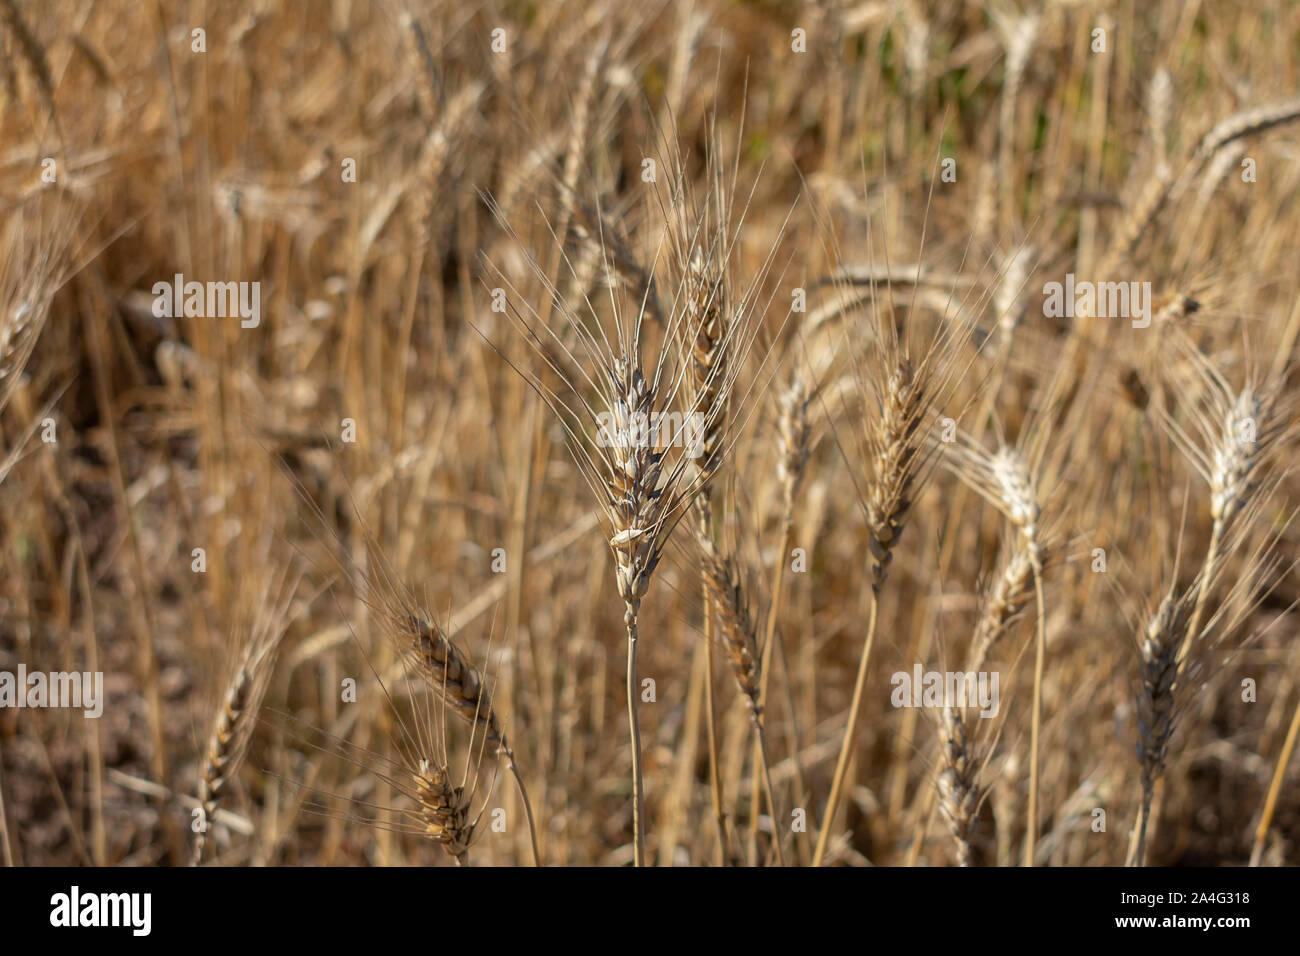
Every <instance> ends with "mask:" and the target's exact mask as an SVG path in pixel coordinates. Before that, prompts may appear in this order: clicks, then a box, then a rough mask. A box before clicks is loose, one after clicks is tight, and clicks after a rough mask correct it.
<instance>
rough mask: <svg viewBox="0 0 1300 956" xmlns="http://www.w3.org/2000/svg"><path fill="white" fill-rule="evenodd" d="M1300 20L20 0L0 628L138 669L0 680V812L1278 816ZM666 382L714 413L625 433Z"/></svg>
mask: <svg viewBox="0 0 1300 956" xmlns="http://www.w3.org/2000/svg"><path fill="white" fill-rule="evenodd" d="M196 30H197V31H202V32H201V33H195V31H196ZM1097 31H1100V33H1098V32H1097ZM1099 38H1100V49H1099V48H1098V40H1099ZM1297 53H1300V7H1297V6H1296V5H1294V4H1292V3H1286V2H1281V0H1263V2H1258V3H1251V4H1239V3H1235V2H1229V0H1193V2H1186V3H1177V2H1156V3H1147V2H1136V0H1118V2H1091V0H1079V2H1048V3H1042V4H1028V3H1013V2H1011V0H1005V2H1003V0H999V2H985V3H974V2H971V3H967V2H957V0H934V2H919V0H906V2H904V0H880V2H857V0H843V2H839V0H826V2H820V3H800V2H795V0H788V2H777V0H772V2H767V0H750V2H739V0H738V2H724V0H645V2H639V3H631V2H623V0H592V2H569V0H537V2H507V0H498V2H479V0H472V2H461V0H445V2H444V0H409V2H407V0H328V2H311V0H253V2H245V3H235V2H226V0H205V2H181V0H165V2H156V3H155V2H133V0H95V2H73V0H0V64H2V65H3V75H2V76H0V98H2V99H0V102H2V104H3V105H2V106H0V143H2V145H0V208H2V209H3V220H4V221H3V232H2V234H0V255H2V256H3V265H2V267H0V275H2V276H3V280H2V281H0V441H3V445H2V446H0V670H6V671H14V670H16V668H17V666H18V664H19V663H24V664H25V665H26V667H27V668H28V669H29V670H37V669H39V670H45V671H57V670H63V671H73V670H75V671H102V672H103V674H104V687H105V700H104V711H103V716H102V717H101V718H100V719H97V720H96V719H87V718H84V717H83V716H82V715H81V713H80V711H78V710H66V709H44V710H33V709H23V710H18V709H7V708H6V709H3V710H0V809H2V811H3V812H2V813H0V818H2V819H0V822H2V823H3V851H4V852H3V859H4V861H5V862H6V863H10V864H16V865H48V864H96V865H114V864H134V865H166V864H174V865H179V864H184V863H187V862H190V861H191V859H196V860H198V861H200V862H201V863H202V864H204V865H213V864H218V865H249V864H265V865H276V864H304V863H306V864H322V865H327V864H328V865H357V864H369V865H411V864H421V865H423V864H429V865H452V864H454V863H470V864H472V865H480V864H495V865H531V864H532V863H533V862H534V861H535V858H537V857H539V858H540V859H541V861H542V862H543V863H545V864H548V865H555V864H561V865H563V864H569V865H593V864H600V865H625V864H631V863H632V862H633V861H634V858H636V859H637V860H638V861H639V862H645V863H647V864H658V865H719V864H749V865H771V864H775V863H777V862H782V863H784V864H786V865H792V864H809V863H813V862H819V863H825V864H848V865H863V864H882V865H905V864H922V865H953V864H958V863H962V864H976V865H993V864H1001V865H1011V864H1022V863H1032V864H1037V865H1118V864H1122V863H1124V862H1126V861H1128V862H1141V861H1143V860H1144V861H1145V862H1146V863H1148V864H1153V865H1178V864H1202V865H1206V864H1208V865H1242V864H1246V863H1247V862H1252V861H1253V862H1255V863H1258V864H1267V865H1278V864H1285V863H1294V862H1296V861H1297V859H1298V856H1297V854H1300V800H1298V799H1297V797H1296V794H1297V786H1298V785H1300V760H1295V759H1290V758H1291V755H1292V752H1293V751H1292V746H1293V745H1294V743H1295V738H1296V730H1297V720H1298V718H1300V644H1298V643H1297V641H1296V623H1295V619H1294V617H1293V616H1292V615H1290V614H1289V611H1290V608H1291V605H1292V604H1293V602H1294V601H1295V600H1296V599H1297V598H1300V593H1298V592H1297V584H1296V579H1295V577H1294V575H1293V574H1292V573H1291V567H1290V564H1291V562H1292V561H1293V560H1294V558H1293V556H1294V555H1295V550H1296V542H1297V529H1296V528H1295V526H1294V525H1293V524H1292V523H1291V522H1290V520H1289V514H1290V513H1289V510H1288V506H1287V501H1288V499H1292V500H1293V499H1294V497H1295V495H1294V492H1295V491H1296V488H1295V478H1294V476H1293V475H1292V474H1291V472H1290V467H1289V463H1290V461H1291V459H1292V457H1293V455H1294V452H1295V440H1294V439H1295V428H1294V426H1295V406H1294V402H1293V401H1292V400H1291V399H1292V397H1293V396H1294V393H1295V385H1296V380H1295V377H1294V376H1293V374H1292V371H1291V362H1292V359H1293V358H1294V356H1295V353H1296V346H1297V336H1298V335H1300V273H1298V272H1297V270H1296V267H1295V265H1296V249H1297V248H1298V247H1300V159H1298V157H1300V136H1298V133H1300V127H1297V126H1295V125H1293V124H1292V120H1293V119H1294V118H1296V117H1297V116H1300V103H1298V102H1297V100H1296V96H1297V91H1298V90H1300V82H1298V80H1300V77H1298V76H1297ZM647 160H648V161H650V162H649V165H647ZM351 173H354V175H352V174H351ZM1069 273H1073V274H1075V275H1076V276H1078V277H1079V278H1081V279H1083V278H1096V279H1099V280H1103V281H1116V282H1119V281H1122V282H1125V283H1127V282H1139V283H1141V282H1149V283H1150V289H1151V294H1152V297H1153V300H1154V301H1153V303H1152V306H1151V309H1150V315H1149V316H1148V318H1150V320H1151V321H1150V324H1149V326H1148V327H1144V328H1143V327H1135V325H1134V323H1132V322H1130V321H1129V319H1127V318H1113V317H1106V316H1104V315H1093V314H1089V313H1088V312H1087V310H1084V312H1083V313H1082V314H1077V315H1075V316H1073V317H1068V316H1066V317H1062V316H1058V315H1051V314H1049V312H1050V311H1051V310H1048V309H1046V308H1045V307H1044V298H1045V297H1044V295H1043V287H1044V284H1045V283H1048V282H1053V281H1057V282H1061V281H1064V279H1065V277H1066V275H1067V274H1069ZM177 274H182V275H183V276H184V277H185V279H186V280H195V281H199V282H210V281H213V282H250V283H251V282H258V283H259V284H260V286H259V288H260V295H261V316H260V323H259V324H258V325H257V326H256V327H248V328H245V327H242V326H241V323H240V321H239V319H238V317H234V318H232V317H214V316H188V317H187V316H184V315H179V316H174V317H173V316H167V315H161V316H160V315H158V314H157V312H158V310H157V309H156V308H155V307H154V306H155V304H156V299H155V293H154V292H153V291H152V290H153V287H154V284H155V283H157V282H164V283H170V282H172V280H173V277H174V276H175V275H177ZM496 290H500V293H499V294H498V293H497V291H496ZM502 302H504V303H505V304H506V305H505V308H504V309H501V308H499V306H500V305H501V303H502ZM494 305H496V306H498V308H494ZM631 335H635V336H636V341H635V343H633V342H632V340H631V338H630V336H631ZM624 360H627V361H626V362H624ZM638 362H639V363H640V366H639V367H640V368H642V369H643V370H644V378H645V383H644V384H645V388H646V389H648V394H644V395H643V393H642V392H640V391H638V389H641V388H642V385H639V384H638V380H637V379H636V376H635V375H634V374H632V373H633V368H632V366H633V365H636V364H637V363H638ZM620 363H623V364H620ZM629 363H630V364H629ZM659 368H662V373H661V376H660V377H659V378H657V379H656V378H655V376H654V374H653V373H654V370H655V369H659ZM642 400H644V401H646V402H647V403H650V404H652V405H653V406H654V407H655V408H656V409H658V408H664V409H677V410H687V411H689V410H692V409H694V410H697V411H704V412H706V413H707V414H706V418H707V421H708V431H709V435H708V437H709V444H708V447H707V449H706V454H705V455H704V456H703V457H700V458H696V459H691V460H688V459H684V458H683V457H681V456H680V455H676V456H674V455H671V454H670V455H668V456H667V457H665V458H664V459H663V461H662V462H657V459H656V457H655V456H654V455H647V456H643V458H642V459H637V458H636V456H633V459H628V460H623V459H621V458H619V457H618V455H615V454H612V453H611V452H610V449H608V448H603V447H602V446H600V445H599V444H598V443H597V442H596V437H597V435H596V429H595V424H594V421H593V420H592V419H591V414H590V413H593V412H599V411H600V410H602V409H605V410H613V409H615V408H616V406H618V404H619V402H626V403H629V404H630V405H635V404H636V403H637V402H638V401H642ZM647 407H649V406H647ZM557 413H558V414H557ZM349 422H350V425H349ZM1242 423H1245V425H1247V426H1248V428H1247V430H1248V431H1249V432H1250V435H1249V441H1248V444H1247V445H1245V446H1241V445H1238V444H1236V443H1234V441H1233V440H1232V439H1233V438H1234V436H1235V437H1239V436H1238V433H1237V430H1236V428H1235V426H1236V425H1238V424H1242ZM611 465H612V466H616V467H614V469H613V471H612V472H611V471H610V470H609V469H610V467H611ZM659 468H662V469H663V470H662V472H659V471H658V470H657V469H659ZM706 482H707V484H706ZM588 485H590V487H588ZM611 488H613V489H614V490H612V491H611V490H610V489H611ZM656 489H666V493H665V494H663V495H662V497H656V493H657V492H656ZM593 492H595V494H594V495H593ZM619 495H626V496H628V497H627V498H626V500H627V501H632V499H634V498H635V499H636V501H635V502H634V504H630V505H628V506H627V510H625V511H620V510H619V507H620V506H619V505H618V504H617V502H618V501H619V500H624V499H620V498H619V497H618V496H619ZM611 503H612V504H611ZM620 522H622V523H620ZM620 534H622V537H619V535H620ZM611 540H613V542H614V543H613V544H611ZM196 549H202V550H201V551H197V550H196ZM873 584H874V585H876V587H875V588H874V589H873ZM629 622H631V623H629ZM630 631H631V632H635V633H636V636H637V640H636V642H635V646H636V648H637V653H636V670H635V678H634V687H635V692H634V695H633V696H634V707H633V709H632V711H631V713H632V714H633V715H635V717H636V719H637V723H638V724H639V727H638V733H637V734H636V736H637V738H639V739H638V740H637V741H636V742H635V743H634V742H633V739H632V737H631V736H630V735H629V716H630V715H629V707H628V696H627V695H628V689H627V686H626V681H627V674H626V668H627V649H628V634H629V632H630ZM917 664H920V665H922V667H923V669H924V670H938V671H945V670H950V671H962V670H967V669H970V670H981V669H982V670H985V671H990V672H996V673H997V674H998V676H999V678H1000V684H999V688H1000V697H1001V700H1000V707H999V709H998V713H997V715H996V716H995V717H991V718H981V717H979V716H977V715H976V714H975V713H973V712H972V711H971V710H970V709H969V708H968V709H967V710H966V711H965V712H964V713H963V712H962V711H960V710H955V709H944V708H899V707H895V706H893V704H892V703H891V694H892V692H893V690H894V686H893V684H892V682H891V677H892V675H894V674H895V673H896V672H900V671H902V672H906V673H908V674H911V673H912V672H913V668H914V667H915V665H917ZM647 679H649V680H650V681H651V682H652V683H650V684H646V683H645V681H646V680H647ZM349 681H350V682H352V684H351V685H350V684H349V683H348V682H349ZM1244 681H1250V682H1253V683H1249V684H1243V682H1244ZM350 686H353V687H354V688H355V694H354V695H352V696H350V693H349V687H350ZM855 687H856V688H857V689H858V691H859V693H857V694H855ZM760 729H761V740H762V747H761V748H759V747H757V746H756V743H757V741H758V740H759V734H758V731H759V730H760ZM634 760H635V767H636V769H635V772H634V771H633V766H634ZM512 771H513V772H512ZM638 778H639V779H640V781H641V783H640V784H639V785H638V784H637V780H638ZM634 791H635V792H634ZM524 793H526V794H527V805H526V804H525V800H524V798H523V796H522V794H524ZM634 797H639V799H634ZM634 807H635V808H636V811H637V813H636V816H637V818H638V819H634ZM196 809H198V810H199V811H200V812H198V813H196ZM526 809H527V810H531V816H532V819H533V821H534V826H533V827H530V826H529V823H528V814H527V813H526V812H525V811H526ZM1099 811H1100V814H1099ZM196 821H206V826H205V827H200V828H199V829H200V830H201V831H202V832H195V823H196ZM638 829H640V830H641V831H643V832H644V840H643V847H644V848H643V850H642V848H641V844H642V841H641V840H639V839H638V836H637V831H638ZM533 831H535V832H533ZM534 838H535V845H534ZM1138 844H1142V845H1141V847H1140V848H1138Z"/></svg>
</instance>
